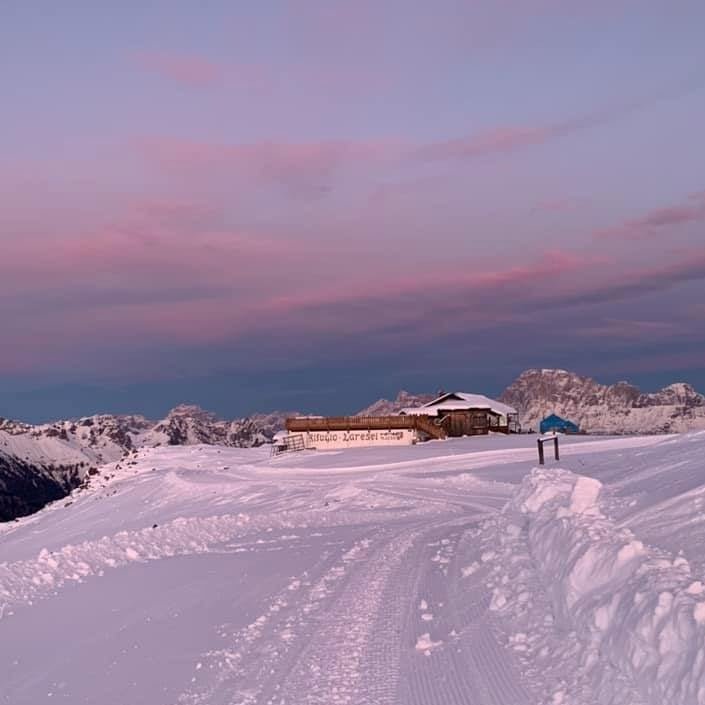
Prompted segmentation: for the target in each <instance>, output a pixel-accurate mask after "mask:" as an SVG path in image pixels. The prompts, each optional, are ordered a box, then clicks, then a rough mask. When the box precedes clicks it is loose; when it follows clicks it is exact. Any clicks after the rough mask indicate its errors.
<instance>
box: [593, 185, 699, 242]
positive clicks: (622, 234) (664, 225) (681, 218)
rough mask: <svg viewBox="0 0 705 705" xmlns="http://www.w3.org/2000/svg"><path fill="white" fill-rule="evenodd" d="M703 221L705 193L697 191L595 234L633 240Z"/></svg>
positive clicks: (599, 236) (601, 236)
mask: <svg viewBox="0 0 705 705" xmlns="http://www.w3.org/2000/svg"><path fill="white" fill-rule="evenodd" d="M703 221H705V193H697V194H693V195H692V196H690V197H689V198H688V199H687V200H686V201H684V202H682V203H678V204H675V205H671V206H665V207H662V208H654V209H653V210H650V211H648V212H647V213H645V214H644V215H642V216H639V217H638V218H632V219H630V220H626V221H625V222H623V223H621V224H619V225H616V226H614V227H611V228H603V229H601V230H598V231H597V232H596V233H595V236H596V237H598V238H625V239H630V240H635V239H640V238H649V237H654V236H656V235H658V234H660V233H661V232H663V231H664V230H670V229H673V228H677V227H678V226H681V225H686V224H688V223H700V222H703Z"/></svg>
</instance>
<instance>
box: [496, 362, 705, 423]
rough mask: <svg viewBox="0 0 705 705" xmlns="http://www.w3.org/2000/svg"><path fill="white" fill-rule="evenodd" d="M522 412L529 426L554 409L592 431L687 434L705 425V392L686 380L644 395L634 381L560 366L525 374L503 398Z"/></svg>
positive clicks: (522, 417)
mask: <svg viewBox="0 0 705 705" xmlns="http://www.w3.org/2000/svg"><path fill="white" fill-rule="evenodd" d="M500 400H501V401H503V402H504V403H506V404H510V405H511V406H513V407H515V408H516V409H517V411H519V416H520V420H521V424H522V428H523V429H524V430H528V429H533V430H538V425H539V422H540V421H541V419H542V418H544V417H545V416H547V415H548V414H550V413H556V414H558V415H559V416H562V417H564V418H567V419H569V420H571V421H574V422H575V423H577V424H578V425H579V426H580V428H581V430H583V431H586V432H588V433H605V434H633V433H639V434H649V433H682V432H684V431H691V430H699V429H705V396H703V395H702V394H699V393H698V392H697V391H696V390H695V389H694V388H693V387H692V386H691V385H689V384H686V383H684V382H676V383H675V384H670V385H668V386H666V387H664V388H663V389H661V390H659V391H658V392H652V393H644V392H642V391H641V390H640V389H639V388H638V387H636V386H634V385H632V384H630V383H629V382H617V383H616V384H611V385H605V384H600V383H599V382H596V381H595V380H593V379H591V378H590V377H583V376H581V375H578V374H576V373H574V372H569V371H567V370H560V369H531V370H526V371H525V372H522V373H521V374H520V375H519V377H517V379H516V380H514V382H512V384H510V385H509V387H507V389H506V390H505V391H504V392H503V393H502V395H501V396H500Z"/></svg>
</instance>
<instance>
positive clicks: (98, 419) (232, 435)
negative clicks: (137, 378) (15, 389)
mask: <svg viewBox="0 0 705 705" xmlns="http://www.w3.org/2000/svg"><path fill="white" fill-rule="evenodd" d="M286 416H287V414H284V413H281V412H274V413H271V414H254V415H252V416H249V417H247V418H242V419H235V420H232V421H230V420H228V421H226V420H221V419H218V418H217V417H216V416H215V415H214V414H211V413H209V412H207V411H204V410H203V409H201V408H199V407H197V406H192V405H185V404H184V405H181V406H177V407H176V408H175V409H172V410H171V411H170V412H169V414H168V415H167V416H166V418H164V419H162V420H161V421H158V422H156V423H155V422H153V421H149V420H148V419H146V418H145V417H144V416H138V415H127V416H113V415H109V414H99V415H94V416H86V417H83V418H80V419H75V420H68V421H55V422H52V423H47V424H41V425H36V426H33V425H31V424H26V423H23V422H21V421H11V420H8V419H1V418H0V521H7V520H9V519H12V518H14V517H17V516H22V515H24V514H28V513H31V512H33V511H36V510H37V509H39V508H41V507H42V506H44V504H46V503H47V502H49V501H52V500H55V499H59V498H61V497H63V496H65V495H66V494H67V493H68V492H70V491H71V490H72V489H73V488H75V487H76V486H78V485H79V484H80V483H81V481H82V480H83V478H84V477H85V475H86V474H88V473H89V472H91V468H93V469H94V470H93V472H94V471H95V468H97V466H100V465H102V464H104V463H110V462H114V461H117V460H119V459H120V458H122V457H123V456H125V455H126V454H128V453H131V452H133V451H135V450H138V449H140V448H152V447H158V446H165V445H172V446H173V445H196V444H207V445H223V446H232V447H237V448H250V447H256V446H260V445H263V444H264V443H268V442H269V441H270V440H271V439H272V436H273V435H274V434H275V433H276V432H277V431H278V430H280V429H281V428H283V426H284V419H285V418H286Z"/></svg>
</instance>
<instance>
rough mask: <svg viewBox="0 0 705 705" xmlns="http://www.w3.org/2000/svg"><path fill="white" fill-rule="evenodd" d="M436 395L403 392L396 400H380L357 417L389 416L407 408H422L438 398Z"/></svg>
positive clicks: (360, 412)
mask: <svg viewBox="0 0 705 705" xmlns="http://www.w3.org/2000/svg"><path fill="white" fill-rule="evenodd" d="M436 396H437V395H436V394H429V393H421V394H413V393H412V392H407V391H406V390H401V391H400V392H399V393H398V394H397V396H396V399H393V400H389V399H378V400H377V401H376V402H374V403H373V404H370V406H368V407H366V408H364V409H362V411H359V412H358V413H357V416H389V415H392V414H398V413H399V412H400V411H401V410H402V409H404V408H405V407H407V406H421V405H422V404H426V403H427V402H429V401H431V400H433V399H435V398H436Z"/></svg>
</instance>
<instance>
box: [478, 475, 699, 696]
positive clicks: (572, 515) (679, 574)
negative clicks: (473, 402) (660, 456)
mask: <svg viewBox="0 0 705 705" xmlns="http://www.w3.org/2000/svg"><path fill="white" fill-rule="evenodd" d="M600 490H601V484H600V482H599V481H598V480H595V479H592V478H588V477H583V476H580V475H575V474H573V473H571V472H569V471H566V470H558V469H551V470H545V469H534V470H533V471H532V473H531V474H530V475H528V476H527V477H526V478H525V479H524V481H523V482H522V485H521V487H520V488H519V490H518V491H517V493H516V495H515V497H514V499H513V501H512V502H511V503H510V505H509V507H508V514H509V516H510V517H511V516H514V517H515V518H516V520H517V521H518V522H519V523H523V524H524V529H525V531H526V532H527V536H528V547H529V551H530V554H531V556H532V559H533V562H534V563H535V565H536V567H537V569H538V572H539V575H540V577H541V578H542V581H543V583H544V587H545V589H546V590H547V593H548V595H549V598H550V601H551V603H552V605H553V612H554V618H555V619H556V620H557V622H558V625H559V626H560V627H561V628H563V629H564V630H570V631H573V632H574V633H575V635H576V640H577V642H578V648H579V650H580V653H579V657H580V665H581V669H582V670H583V674H584V675H585V676H586V677H588V678H589V679H590V680H593V682H598V683H600V682H602V683H603V684H604V682H605V678H606V674H605V670H609V669H610V668H612V667H614V668H616V670H617V671H618V672H619V673H620V674H621V675H622V676H623V677H624V679H625V685H631V686H633V687H634V688H635V689H636V690H637V691H638V692H639V693H640V694H641V696H642V697H643V698H644V699H645V701H646V702H648V703H651V704H653V705H683V704H684V703H690V704H692V705H696V704H697V705H703V704H705V586H703V583H702V582H701V581H700V580H695V579H694V578H693V576H692V574H691V568H690V565H689V563H688V561H687V560H686V559H685V558H683V557H681V556H678V557H675V558H674V557H673V556H672V555H670V554H668V553H666V552H665V551H661V550H657V549H654V548H651V547H647V546H645V545H644V544H643V543H642V542H641V541H639V540H637V538H636V537H635V536H634V534H633V533H632V532H631V531H629V530H627V529H624V528H619V527H617V526H616V525H615V523H614V522H613V521H611V520H610V519H609V518H607V517H605V515H604V514H603V511H602V506H601V503H600V501H599V494H600ZM522 520H523V521H522ZM506 604H507V595H506V590H503V589H495V593H494V595H493V604H492V606H491V609H495V610H497V611H500V612H501V611H502V610H503V609H504V608H505V605H506ZM509 606H510V607H511V605H509ZM605 697H607V698H608V699H606V700H605V702H610V703H612V702H628V701H629V700H628V699H625V698H624V696H623V694H620V693H618V692H613V693H610V694H607V693H606V694H605ZM569 698H570V693H569V692H560V693H556V694H554V700H555V702H561V703H567V702H569V701H570V700H569Z"/></svg>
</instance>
